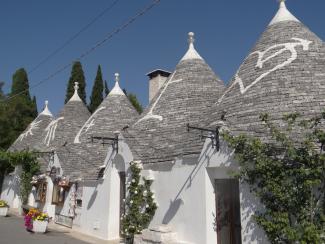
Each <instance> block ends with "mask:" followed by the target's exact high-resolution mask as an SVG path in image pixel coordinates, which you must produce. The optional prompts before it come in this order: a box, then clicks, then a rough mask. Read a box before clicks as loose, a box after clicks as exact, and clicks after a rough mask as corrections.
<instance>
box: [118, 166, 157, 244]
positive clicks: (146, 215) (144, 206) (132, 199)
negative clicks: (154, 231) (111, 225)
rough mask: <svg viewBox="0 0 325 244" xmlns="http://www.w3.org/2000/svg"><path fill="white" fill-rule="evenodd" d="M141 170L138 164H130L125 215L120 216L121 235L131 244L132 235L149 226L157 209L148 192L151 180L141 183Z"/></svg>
mask: <svg viewBox="0 0 325 244" xmlns="http://www.w3.org/2000/svg"><path fill="white" fill-rule="evenodd" d="M141 170H142V165H140V163H138V162H136V161H134V162H131V163H130V178H129V183H128V187H127V190H128V196H127V198H126V199H125V214H123V215H122V234H123V236H124V237H125V238H126V243H133V238H134V235H135V234H140V233H141V231H142V230H143V229H145V228H147V227H148V226H149V224H150V221H151V220H152V218H153V216H154V215H155V212H156V209H157V204H156V203H155V201H154V194H153V192H152V191H151V190H150V186H151V184H152V180H148V179H146V178H142V182H143V183H141V182H140V180H141V174H140V173H141Z"/></svg>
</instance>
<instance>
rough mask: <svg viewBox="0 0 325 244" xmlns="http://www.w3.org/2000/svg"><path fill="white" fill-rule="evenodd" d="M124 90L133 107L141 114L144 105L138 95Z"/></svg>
mask: <svg viewBox="0 0 325 244" xmlns="http://www.w3.org/2000/svg"><path fill="white" fill-rule="evenodd" d="M123 92H124V94H125V96H127V98H128V99H129V101H130V103H131V104H132V105H133V107H134V108H135V109H136V110H137V111H138V113H139V114H141V113H142V112H143V107H142V105H141V103H140V102H139V100H138V98H137V96H136V95H135V94H133V93H128V92H127V91H126V89H123Z"/></svg>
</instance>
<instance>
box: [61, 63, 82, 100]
mask: <svg viewBox="0 0 325 244" xmlns="http://www.w3.org/2000/svg"><path fill="white" fill-rule="evenodd" d="M75 82H78V83H79V89H78V95H79V97H80V98H81V100H82V101H83V102H84V103H85V104H86V79H85V76H84V72H83V70H82V65H81V63H80V62H79V61H76V62H74V64H73V65H72V70H71V75H70V79H69V81H68V85H67V92H66V96H65V103H67V102H68V101H69V100H70V98H71V97H72V95H73V93H74V83H75Z"/></svg>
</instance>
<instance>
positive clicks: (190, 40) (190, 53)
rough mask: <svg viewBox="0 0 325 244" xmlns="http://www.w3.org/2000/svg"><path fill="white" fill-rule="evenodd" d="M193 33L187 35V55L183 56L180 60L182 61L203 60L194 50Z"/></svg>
mask: <svg viewBox="0 0 325 244" xmlns="http://www.w3.org/2000/svg"><path fill="white" fill-rule="evenodd" d="M194 41H195V39H194V32H189V33H188V43H189V48H188V51H187V53H186V54H185V55H184V57H183V58H182V59H181V61H182V60H189V59H203V58H202V57H201V56H200V54H198V52H197V51H196V50H195V48H194Z"/></svg>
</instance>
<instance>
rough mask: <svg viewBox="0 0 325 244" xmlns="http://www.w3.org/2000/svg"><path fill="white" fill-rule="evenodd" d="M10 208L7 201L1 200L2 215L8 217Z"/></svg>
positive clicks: (0, 210)
mask: <svg viewBox="0 0 325 244" xmlns="http://www.w3.org/2000/svg"><path fill="white" fill-rule="evenodd" d="M8 210H9V206H8V204H7V203H6V202H5V201H3V200H0V216H2V217H6V216H7V214H8Z"/></svg>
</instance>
